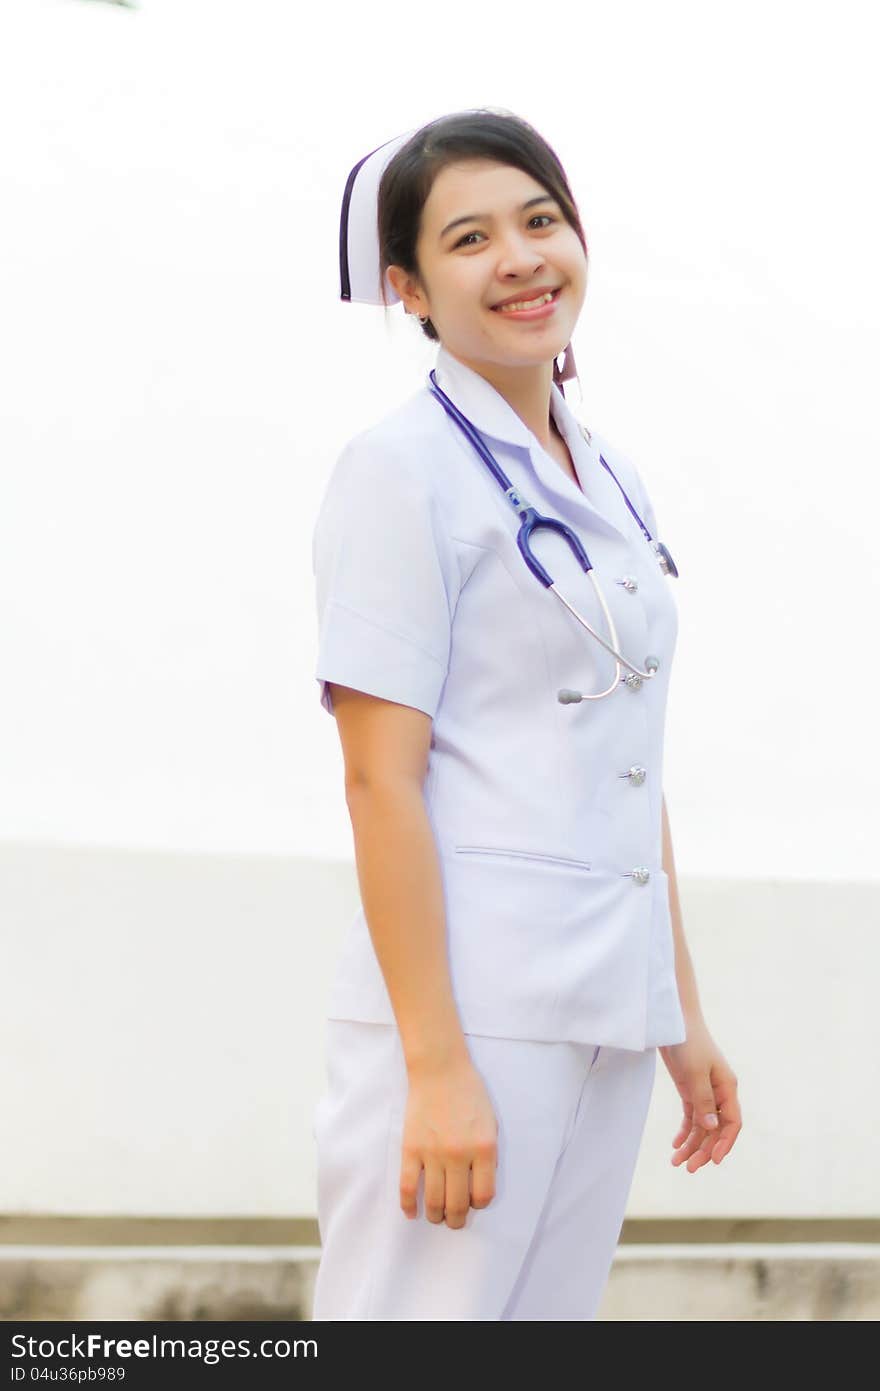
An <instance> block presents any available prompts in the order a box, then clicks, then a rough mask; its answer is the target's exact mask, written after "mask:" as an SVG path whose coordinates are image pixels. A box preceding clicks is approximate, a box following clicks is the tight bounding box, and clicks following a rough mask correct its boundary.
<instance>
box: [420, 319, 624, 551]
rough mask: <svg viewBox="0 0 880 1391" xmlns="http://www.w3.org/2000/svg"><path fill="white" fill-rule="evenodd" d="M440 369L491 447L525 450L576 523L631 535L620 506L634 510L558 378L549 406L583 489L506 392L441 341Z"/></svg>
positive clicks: (441, 382) (445, 385)
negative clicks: (604, 463)
mask: <svg viewBox="0 0 880 1391" xmlns="http://www.w3.org/2000/svg"><path fill="white" fill-rule="evenodd" d="M435 373H436V377H437V384H438V386H440V387H441V389H442V390H443V391H445V392H446V394H447V396H449V397H450V398H451V400H452V401H454V403H455V405H456V406H457V407H458V409H459V410H460V411H461V412H462V414H463V415H465V416H467V418H468V420H470V422H471V424H473V425H474V426H476V428H477V430H479V432H480V434H481V435H483V436H484V437H486V439H487V442H488V443H489V447H490V448H491V445H492V442H493V441H495V442H500V443H502V444H507V445H513V446H514V447H516V448H519V449H523V450H525V451H526V453H527V454H528V457H529V462H530V463H531V466H532V470H533V472H534V473H535V474H536V475H537V478H538V480H539V482H540V485H541V487H542V488H543V489H544V490H545V491H546V492H548V493H549V494H550V495H551V499H550V501H551V502H552V504H553V506H555V507H557V508H558V509H559V510H560V512H564V513H567V514H568V517H569V518H570V519H571V522H572V523H573V524H575V525H577V524H580V525H583V524H584V523H585V522H589V523H590V524H592V525H598V526H602V527H604V528H605V529H606V530H609V531H611V532H614V533H616V534H617V535H623V536H625V535H627V530H626V528H627V521H625V520H624V519H623V518H622V516H621V509H622V511H623V512H624V513H626V517H627V518H628V517H629V513H628V511H627V508H626V504H625V503H624V501H623V498H622V496H621V494H620V490H619V489H618V487H617V484H616V483H615V482H614V480H613V479H612V477H611V476H610V474H609V473H608V471H607V469H605V468H604V467H603V465H602V464H601V462H600V460H599V453H598V450H597V449H596V447H595V446H594V445H593V444H592V442H591V440H590V438H589V432H587V433H586V434H585V433H584V431H585V427H584V426H582V425H581V423H580V421H579V420H578V419H577V417H576V416H575V415H574V414H573V412H572V410H571V408H570V407H569V405H568V402H567V401H566V399H565V397H564V396H563V394H562V391H561V389H560V387H559V386H557V384H556V382H552V383H551V386H550V409H551V411H552V413H553V419H554V420H555V422H556V425H557V427H558V428H559V432H560V434H561V435H562V437H563V439H564V440H565V443H566V444H567V445H568V450H569V453H570V454H571V457H572V460H573V462H574V467H575V472H576V473H577V475H578V478H579V479H580V482H581V487H580V488H578V487H577V485H576V484H575V483H574V481H573V480H572V479H571V478H569V477H568V475H567V474H566V473H563V471H562V469H561V468H560V467H559V465H558V463H557V462H556V460H555V459H553V458H551V457H550V455H549V454H548V453H547V452H546V450H545V449H544V448H543V447H542V446H541V444H540V441H539V440H538V439H537V438H536V436H535V435H534V434H533V433H532V431H531V430H530V429H529V428H528V426H527V425H526V424H525V422H524V421H523V420H521V419H520V417H519V416H518V415H517V413H516V411H515V410H514V409H513V406H511V405H510V403H509V402H508V401H507V400H506V399H505V398H504V397H503V396H502V395H501V393H500V392H499V391H496V389H495V387H494V386H492V384H491V383H490V382H488V381H487V380H486V378H485V377H481V376H480V374H479V372H475V371H474V369H473V368H472V367H467V366H466V365H465V363H463V362H461V361H460V360H459V359H458V358H457V357H454V356H453V354H452V353H450V352H449V350H448V349H447V348H445V347H444V346H443V344H442V343H441V344H440V347H439V349H438V352H437V361H436V364H435ZM456 428H458V427H457V426H456ZM612 490H613V491H612ZM529 500H530V501H531V499H529ZM534 505H536V506H537V508H538V511H539V512H540V511H542V510H543V508H542V505H541V502H540V500H539V499H538V498H537V497H536V498H535V499H534ZM612 518H617V519H619V520H612ZM565 519H566V518H565V517H564V518H563V520H565Z"/></svg>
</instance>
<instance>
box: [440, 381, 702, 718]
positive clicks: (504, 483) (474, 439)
mask: <svg viewBox="0 0 880 1391" xmlns="http://www.w3.org/2000/svg"><path fill="white" fill-rule="evenodd" d="M428 378H429V380H428V390H429V391H431V392H432V393H433V395H434V396H436V398H437V400H438V401H439V402H440V404H441V406H442V407H443V409H444V410H445V411H446V412H447V414H448V415H450V416H451V417H452V419H453V420H454V421H455V423H456V425H458V426H459V428H460V429H461V430H462V431H463V432H464V434H465V435H466V436H467V438H468V439H469V440H470V442H471V444H472V445H473V446H474V449H476V451H477V453H478V454H479V456H480V458H481V459H482V460H483V462H484V463H485V464H486V466H487V467H488V469H489V471H490V473H491V474H492V475H493V477H494V478H495V480H496V482H497V483H498V484H499V486H500V487H501V489H502V491H503V493H504V496H505V497H506V498H507V500H508V502H509V503H510V504H511V506H512V507H513V509H514V511H515V512H516V513H517V514H518V516H519V517H520V524H519V532H518V533H517V538H516V541H517V545H518V546H519V549H520V552H521V554H522V556H523V559H524V560H525V562H526V564H527V565H528V567H529V569H530V570H531V572H532V574H533V575H534V576H535V578H536V579H538V580H540V581H541V584H542V585H543V586H544V588H545V589H550V590H552V591H553V593H554V594H555V595H556V597H557V599H560V600H561V601H562V603H563V604H564V605H565V607H566V608H567V609H568V611H569V613H570V614H571V615H572V616H573V617H574V618H576V619H577V621H578V623H580V624H582V625H583V627H584V628H586V630H587V632H588V633H591V634H592V636H593V637H594V638H595V639H596V641H597V642H598V643H601V645H602V647H604V648H605V651H606V652H610V653H611V655H612V657H613V658H614V680H613V681H612V683H611V685H610V686H608V687H607V689H606V690H604V691H597V692H596V693H595V694H594V695H584V694H583V692H582V691H569V690H562V691H559V692H558V693H557V699H558V700H559V702H560V703H561V704H562V705H570V704H575V703H576V702H578V701H581V700H602V699H603V698H604V697H605V696H607V695H610V694H611V692H612V691H614V690H616V689H617V687H618V685H619V684H620V682H621V681H623V684H624V685H625V686H628V687H629V688H630V689H633V690H638V688H639V687H640V686H641V684H642V680H643V678H647V677H652V676H655V675H656V673H657V669H658V667H659V666H660V659H659V657H654V656H647V657H646V658H645V667H644V670H643V669H642V668H641V667H637V666H634V665H633V664H632V662H628V661H627V659H626V657H624V656H623V654H622V653H621V652H619V651H618V650H617V644H618V642H619V638H618V636H617V629H616V628H615V626H614V619H613V618H612V617H611V612H610V610H609V608H608V605H607V603H606V602H605V596H604V594H603V593H602V590H601V588H600V585H599V581H598V580H597V579H596V576H595V573H594V571H593V565H592V562H591V560H590V557H589V556H588V555H587V552H586V551H585V550H584V547H583V545H582V544H581V540H580V537H579V536H578V535H577V534H576V533H575V532H574V531H572V529H571V527H570V526H567V525H566V523H565V522H561V521H559V520H558V519H557V518H555V517H544V516H542V514H541V513H540V512H538V511H537V509H536V508H534V507H532V506H531V505H530V504H529V503H528V502H526V500H525V498H524V497H523V495H522V492H521V491H520V489H518V488H515V487H514V486H513V484H512V483H511V481H510V479H509V478H508V477H507V474H506V473H505V472H504V470H503V469H502V467H501V465H500V464H499V463H498V460H497V459H496V458H495V457H494V455H493V454H492V453H491V451H490V450H489V449H488V448H487V447H486V444H485V442H484V441H483V438H482V436H481V435H480V434H479V433H478V431H477V430H476V429H475V427H474V426H473V425H472V424H471V422H470V421H469V420H468V418H467V416H464V415H462V413H461V411H460V410H459V409H458V407H457V406H456V405H455V403H454V402H453V401H450V399H449V397H448V396H447V395H446V392H445V391H444V390H443V389H442V387H440V386H438V384H437V378H436V376H435V375H434V371H433V369H432V370H431V371H430V372H429V374H428ZM599 462H600V463H601V464H603V465H604V467H605V468H606V469H607V470H608V472H609V473H610V474H611V477H612V478H613V479H614V481H615V483H616V484H617V486H618V488H620V491H621V493H623V500H624V502H625V503H626V505H627V507H628V508H629V510H630V512H631V513H632V515H633V516H634V517H635V519H636V521H637V522H638V524H639V526H640V527H641V529H642V532H643V533H644V535H645V537H646V538H647V540H648V542H649V544H650V546H651V549H652V551H653V552H654V554H655V555H656V557H657V559H658V561H659V564H660V569H661V570H662V571H663V573H664V575H673V576H675V577H676V578H677V577H678V570H677V569H676V567H675V562H674V561H673V559H672V556H671V555H670V554H669V550H668V548H667V547H666V546H664V544H663V542H662V541H655V540H654V538H653V537H652V536H651V533H650V531H649V530H648V528H647V527H646V526H645V523H644V522H643V521H642V519H641V517H640V516H639V514H638V512H637V511H636V509H635V508H634V507H633V505H632V503H631V502H630V500H629V498H628V497H627V495H626V492H625V491H624V488H623V485H622V484H621V482H620V479H619V478H618V477H617V475H616V474H615V472H614V470H613V469H612V468H611V467H610V465H609V464H608V463H607V462H606V461H605V459H603V458H602V455H601V454H600V455H599ZM542 526H543V527H549V528H550V529H551V530H552V531H557V532H558V533H559V535H560V536H563V537H564V538H565V540H566V541H567V542H568V544H569V546H570V548H571V550H572V551H573V553H574V556H575V559H576V560H577V562H578V564H579V565H580V567H581V569H582V570H583V571H584V573H585V574H587V575H589V577H590V579H591V581H592V584H593V588H594V589H595V591H596V597H597V598H598V600H599V604H600V605H601V608H602V612H603V613H604V615H605V621H606V623H607V624H608V631H609V633H610V634H611V643H607V642H606V641H605V639H604V638H603V637H600V635H599V634H598V633H597V632H596V630H595V628H591V627H590V624H589V623H588V622H587V620H586V619H585V618H584V616H583V615H582V614H580V613H578V611H577V609H576V608H574V607H573V605H572V604H570V603H569V602H568V600H567V599H566V598H565V596H564V595H563V594H560V592H559V590H558V589H557V588H556V585H555V583H554V581H553V578H552V576H551V575H549V574H548V572H547V571H546V570H545V568H544V566H543V565H542V564H541V562H540V561H539V560H538V558H537V556H535V555H533V554H532V548H531V543H530V538H531V535H532V532H533V531H537V530H538V529H539V528H540V527H542ZM612 643H613V646H612V645H611V644H612ZM621 664H622V665H623V666H625V667H628V668H629V672H630V675H629V676H624V677H622V676H621V673H620V668H621Z"/></svg>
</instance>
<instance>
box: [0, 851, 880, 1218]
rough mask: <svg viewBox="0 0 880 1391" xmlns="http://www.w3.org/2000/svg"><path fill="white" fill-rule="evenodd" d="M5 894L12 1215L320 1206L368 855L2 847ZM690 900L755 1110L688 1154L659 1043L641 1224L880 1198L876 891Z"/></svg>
mask: <svg viewBox="0 0 880 1391" xmlns="http://www.w3.org/2000/svg"><path fill="white" fill-rule="evenodd" d="M0 896H2V900H3V902H4V903H5V905H6V909H7V912H8V913H9V915H10V916H11V919H12V921H13V922H14V923H15V924H16V927H17V929H18V930H17V931H16V933H15V934H10V937H9V941H8V944H7V945H6V948H5V950H4V970H3V975H2V996H0V1003H2V1008H0V1057H2V1058H3V1059H4V1066H3V1071H2V1076H3V1082H2V1092H3V1094H2V1097H0V1102H2V1104H0V1116H2V1118H3V1120H2V1134H0V1141H2V1146H0V1147H2V1154H3V1163H2V1165H0V1212H6V1213H9V1212H13V1213H19V1214H64V1213H75V1214H79V1215H119V1216H165V1217H169V1216H170V1217H173V1216H180V1217H224V1216H238V1217H247V1216H274V1217H279V1216H285V1215H287V1216H297V1217H310V1216H312V1217H313V1216H314V1214H315V1196H316V1188H315V1153H314V1147H313V1139H312V1135H311V1123H312V1115H313V1108H314V1104H315V1102H316V1100H317V1098H318V1096H319V1094H320V1091H321V1088H322V1086H323V1084H324V1075H323V1064H324V1031H323V1003H324V996H325V992H326V988H327V986H328V985H329V981H330V976H331V973H332V970H333V965H334V960H335V955H336V952H337V949H338V946H339V943H340V941H341V938H342V935H343V933H344V931H345V929H346V927H347V924H348V922H349V920H350V918H351V915H352V913H353V912H354V910H355V908H356V906H357V886H356V878H355V875H354V871H353V868H352V866H351V865H348V864H346V863H344V862H343V863H334V862H332V861H328V862H323V863H322V862H320V861H316V860H314V859H298V858H293V857H291V858H288V859H286V858H283V857H273V856H232V855H222V856H221V855H217V856H210V855H181V854H176V855H175V854H156V853H150V852H146V851H121V850H120V851H113V852H108V851H103V852H102V851H97V850H89V849H83V848H79V847H70V846H68V847H64V848H58V849H44V848H40V847H35V846H14V845H11V844H6V845H5V846H0ZM682 903H683V909H684V914H685V919H686V922H687V924H688V935H689V938H690V942H691V950H692V952H693V955H694V959H695V961H696V964H697V969H698V972H699V974H700V975H701V976H702V978H703V980H704V985H703V990H702V995H703V1007H704V1010H705V1012H706V1015H707V1017H708V1019H709V1020H710V1021H711V1027H712V1029H713V1032H714V1034H715V1037H716V1040H717V1042H718V1043H719V1045H720V1046H721V1048H722V1049H723V1050H724V1051H725V1053H726V1054H727V1056H728V1057H729V1058H730V1060H731V1062H732V1063H733V1064H734V1066H735V1068H736V1072H737V1076H738V1078H739V1093H740V1097H741V1101H742V1107H743V1118H744V1124H743V1129H742V1131H741V1133H740V1136H739V1139H738V1141H737V1144H736V1146H735V1147H734V1149H733V1151H732V1152H731V1153H730V1155H728V1157H727V1158H726V1159H725V1160H724V1161H723V1163H722V1164H720V1165H718V1166H715V1165H707V1166H705V1167H704V1168H702V1169H699V1170H697V1172H696V1173H694V1174H689V1173H688V1172H687V1171H686V1169H685V1168H683V1167H678V1168H674V1167H673V1166H672V1164H671V1162H670V1160H671V1157H672V1153H673V1150H672V1138H673V1136H674V1135H675V1133H676V1132H677V1130H678V1128H679V1124H680V1121H681V1103H680V1100H679V1097H678V1094H677V1092H676V1091H675V1088H674V1086H673V1084H672V1081H671V1079H670V1077H669V1075H668V1074H667V1072H666V1069H665V1067H664V1066H663V1063H662V1061H661V1060H660V1059H659V1058H658V1064H657V1080H656V1084H655V1088H654V1094H653V1098H652V1103H651V1110H650V1114H649V1118H648V1125H647V1129H646V1132H645V1137H644V1142H643V1145H642V1149H641V1152H640V1155H639V1161H638V1166H637V1170H636V1175H635V1179H634V1183H633V1189H632V1193H631V1197H630V1204H629V1215H630V1216H632V1217H687V1218H690V1217H715V1216H718V1217H721V1216H723V1217H744V1218H753V1217H782V1218H784V1217H807V1218H810V1217H869V1216H871V1215H873V1214H876V1213H877V1211H878V1210H880V1134H878V1130H877V1122H876V1116H875V1113H874V1107H873V1104H872V1099H871V1095H870V1076H871V1064H872V1061H873V1059H874V1058H876V1052H877V1044H876V1035H877V1029H876V1004H875V1002H876V982H877V979H878V973H880V932H878V930H877V929H878V926H880V892H878V890H877V889H876V887H874V886H869V885H861V884H850V885H844V884H839V883H829V884H822V885H815V884H802V883H798V882H796V881H786V880H783V879H771V880H761V879H755V880H739V881H734V880H726V881H725V880H719V879H714V878H709V877H705V878H701V877H695V878H687V879H683V880H682ZM832 940H833V942H834V944H835V946H836V947H837V948H838V950H837V952H836V954H835V959H834V960H833V961H832V962H830V963H829V951H828V948H829V942H831V941H832ZM866 1078H867V1079H868V1084H867V1085H866Z"/></svg>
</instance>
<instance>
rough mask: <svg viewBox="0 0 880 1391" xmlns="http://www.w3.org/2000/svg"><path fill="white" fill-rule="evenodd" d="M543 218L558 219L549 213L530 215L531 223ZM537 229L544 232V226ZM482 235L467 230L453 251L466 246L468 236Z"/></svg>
mask: <svg viewBox="0 0 880 1391" xmlns="http://www.w3.org/2000/svg"><path fill="white" fill-rule="evenodd" d="M541 218H543V220H544V221H545V222H556V221H557V218H555V217H551V215H550V214H549V213H535V216H534V217H530V218H529V222H530V223H531V222H538V221H539V220H540V219H541ZM535 230H536V231H538V232H543V230H544V228H543V227H537V228H536V229H535ZM481 235H482V234H481V233H480V232H465V234H464V236H463V237H459V239H458V241H457V242H456V243H455V246H454V247H453V248H452V249H453V251H457V250H458V248H459V247H460V246H464V244H465V242H466V241H467V239H468V237H479V236H481Z"/></svg>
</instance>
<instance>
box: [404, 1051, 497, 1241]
mask: <svg viewBox="0 0 880 1391" xmlns="http://www.w3.org/2000/svg"><path fill="white" fill-rule="evenodd" d="M497 1159H498V1122H497V1120H496V1118H495V1112H494V1110H493V1109H492V1103H491V1102H490V1100H489V1094H488V1092H487V1091H486V1086H485V1083H484V1082H483V1079H482V1077H481V1076H480V1074H479V1072H477V1070H476V1068H475V1067H474V1066H473V1064H472V1063H470V1062H469V1061H464V1062H456V1063H455V1064H451V1065H449V1066H446V1067H443V1068H441V1069H439V1070H437V1071H433V1072H426V1073H419V1074H418V1075H416V1076H413V1075H412V1074H410V1078H409V1093H408V1097H407V1103H406V1114H405V1117H404V1125H403V1142H402V1147H401V1166H400V1206H401V1207H402V1209H403V1211H404V1212H405V1213H406V1216H407V1217H417V1216H418V1208H417V1205H416V1193H417V1190H418V1186H419V1176H420V1174H421V1171H422V1169H424V1171H425V1216H426V1217H427V1219H428V1221H429V1222H435V1223H440V1222H443V1221H444V1220H445V1222H446V1225H447V1226H448V1227H463V1226H464V1222H465V1218H466V1217H467V1214H468V1208H469V1207H475V1208H482V1207H488V1205H489V1203H490V1202H491V1201H492V1199H493V1198H494V1196H495V1168H496V1164H497Z"/></svg>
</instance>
